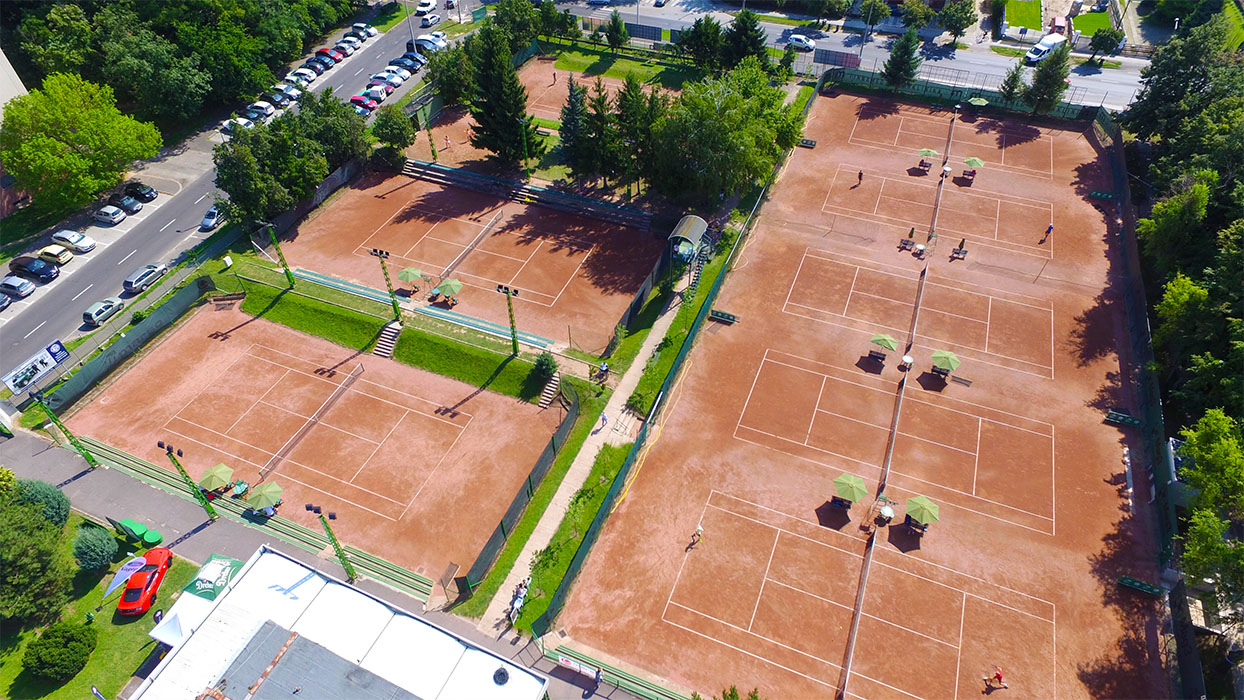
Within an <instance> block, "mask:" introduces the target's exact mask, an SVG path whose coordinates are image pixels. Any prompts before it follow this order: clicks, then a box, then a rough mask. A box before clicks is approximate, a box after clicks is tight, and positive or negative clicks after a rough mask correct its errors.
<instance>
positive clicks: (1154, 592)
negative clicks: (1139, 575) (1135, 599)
mask: <svg viewBox="0 0 1244 700" xmlns="http://www.w3.org/2000/svg"><path fill="white" fill-rule="evenodd" d="M1119 585H1120V586H1126V587H1127V588H1131V589H1134V590H1137V591H1140V592H1141V593H1147V594H1149V595H1151V596H1154V597H1160V596H1161V595H1162V589H1161V588H1158V587H1157V586H1154V585H1153V584H1149V583H1145V582H1144V581H1137V580H1136V579H1134V578H1132V577H1131V576H1120V577H1119Z"/></svg>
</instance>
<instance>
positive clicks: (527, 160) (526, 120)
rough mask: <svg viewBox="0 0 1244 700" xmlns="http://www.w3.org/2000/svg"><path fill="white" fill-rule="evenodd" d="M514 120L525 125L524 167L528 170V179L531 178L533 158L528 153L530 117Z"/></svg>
mask: <svg viewBox="0 0 1244 700" xmlns="http://www.w3.org/2000/svg"><path fill="white" fill-rule="evenodd" d="M514 121H516V122H518V123H519V124H522V125H523V168H524V169H525V170H526V171H527V179H528V180H530V179H531V163H530V162H529V161H530V160H531V158H530V156H528V155H527V126H528V125H529V124H530V123H531V122H530V121H529V120H528V119H517V118H516V119H515V120H514Z"/></svg>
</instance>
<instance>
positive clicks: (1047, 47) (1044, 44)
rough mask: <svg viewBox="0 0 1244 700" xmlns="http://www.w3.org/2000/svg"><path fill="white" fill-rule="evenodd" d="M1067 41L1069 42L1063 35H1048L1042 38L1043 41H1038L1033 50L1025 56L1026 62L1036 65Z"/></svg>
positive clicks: (1029, 50)
mask: <svg viewBox="0 0 1244 700" xmlns="http://www.w3.org/2000/svg"><path fill="white" fill-rule="evenodd" d="M1065 41H1067V37H1065V36H1063V35H1062V34H1046V35H1045V36H1043V37H1041V41H1038V42H1037V43H1036V45H1034V46H1033V47H1032V48H1031V49H1028V53H1026V54H1024V60H1025V61H1027V62H1028V63H1036V62H1037V61H1040V60H1041V59H1043V58H1045V57H1046V56H1049V55H1050V52H1051V51H1053V50H1054V49H1055V48H1057V47H1058V45H1059V44H1061V43H1063V42H1065Z"/></svg>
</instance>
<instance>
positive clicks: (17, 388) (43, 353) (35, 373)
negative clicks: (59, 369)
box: [4, 340, 69, 394]
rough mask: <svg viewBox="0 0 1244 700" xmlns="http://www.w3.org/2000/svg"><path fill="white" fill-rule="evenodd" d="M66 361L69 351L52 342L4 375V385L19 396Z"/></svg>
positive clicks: (58, 342) (58, 343) (57, 342)
mask: <svg viewBox="0 0 1244 700" xmlns="http://www.w3.org/2000/svg"><path fill="white" fill-rule="evenodd" d="M67 359H69V351H68V350H66V349H65V346H64V345H63V344H62V343H61V342H60V341H59V340H57V341H54V342H53V343H52V344H51V345H49V346H47V347H46V348H44V349H42V350H40V351H39V352H37V353H35V354H34V355H32V356H31V357H30V358H28V359H27V360H26V361H25V362H23V363H21V364H20V365H18V366H17V367H15V368H14V369H13V371H12V372H9V373H8V374H6V375H4V384H5V386H7V387H9V391H11V392H13V393H14V394H20V393H22V392H24V391H26V389H27V388H29V387H30V385H31V384H34V383H35V382H37V381H39V380H40V379H43V378H44V377H46V376H47V374H48V372H51V371H52V370H54V369H56V366H57V365H59V364H60V363H62V362H64V361H65V360H67Z"/></svg>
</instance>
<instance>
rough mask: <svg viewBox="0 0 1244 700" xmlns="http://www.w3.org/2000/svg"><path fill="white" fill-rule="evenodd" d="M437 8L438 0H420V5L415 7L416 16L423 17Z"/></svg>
mask: <svg viewBox="0 0 1244 700" xmlns="http://www.w3.org/2000/svg"><path fill="white" fill-rule="evenodd" d="M435 9H436V0H419V7H417V8H415V16H416V17H422V16H424V15H426V14H428V13H429V12H431V11H432V10H435Z"/></svg>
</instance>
